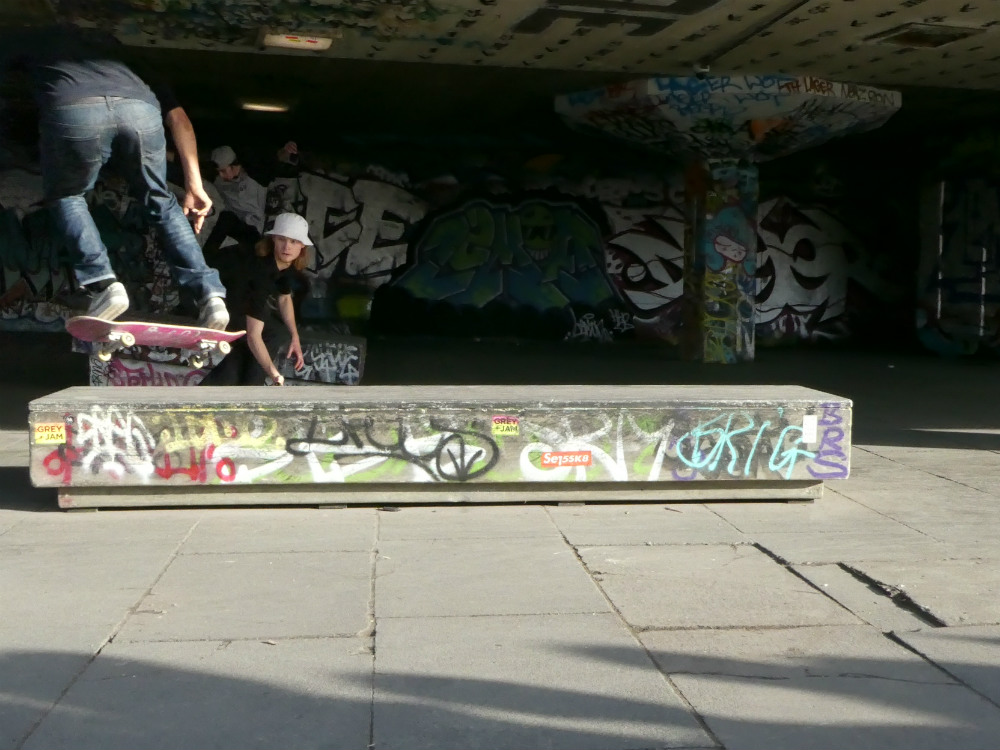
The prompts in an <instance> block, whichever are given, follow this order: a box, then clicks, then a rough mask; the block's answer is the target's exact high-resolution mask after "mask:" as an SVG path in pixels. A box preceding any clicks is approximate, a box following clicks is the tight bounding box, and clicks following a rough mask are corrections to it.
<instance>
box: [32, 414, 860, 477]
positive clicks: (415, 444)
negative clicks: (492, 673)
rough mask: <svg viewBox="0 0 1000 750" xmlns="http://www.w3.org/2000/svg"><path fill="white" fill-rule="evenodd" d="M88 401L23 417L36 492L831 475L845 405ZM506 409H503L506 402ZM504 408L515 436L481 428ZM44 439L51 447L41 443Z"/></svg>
mask: <svg viewBox="0 0 1000 750" xmlns="http://www.w3.org/2000/svg"><path fill="white" fill-rule="evenodd" d="M435 404H436V405H431V404H421V405H416V406H415V407H414V408H408V409H403V410H400V408H399V407H398V406H396V405H392V404H385V405H382V406H370V407H350V406H345V405H341V404H336V405H333V406H329V407H324V406H322V404H315V405H314V406H313V408H312V409H310V410H309V411H306V412H304V411H302V410H301V409H298V408H296V409H292V408H283V407H280V406H275V405H273V404H272V405H270V406H267V407H266V408H264V407H260V406H254V405H252V404H251V405H244V406H242V407H241V408H240V409H236V408H234V407H222V408H204V407H193V406H192V405H190V404H185V405H183V406H178V407H176V408H174V409H163V408H162V407H155V408H154V407H151V406H148V407H142V406H106V405H103V404H92V405H88V406H87V407H86V408H85V409H80V410H78V411H74V412H70V413H61V412H60V413H45V412H41V411H40V412H35V413H33V422H32V424H33V428H32V431H31V434H32V435H33V436H35V439H34V443H33V444H32V446H31V451H30V469H31V476H32V480H33V481H34V482H35V483H36V485H37V486H60V485H64V486H87V485H91V486H131V485H143V486H155V485H165V484H169V485H172V486H173V485H184V484H187V483H192V484H200V485H226V484H245V485H253V484H263V485H268V484H340V483H348V482H350V483H398V484H411V483H419V484H425V483H466V482H481V481H488V482H496V483H503V482H525V481H527V482H566V481H575V482H609V481H610V482H626V481H633V482H690V481H699V480H758V479H767V480H812V479H843V478H846V477H847V476H848V474H849V464H850V435H851V411H850V406H849V404H846V403H837V402H832V403H826V402H816V403H813V404H803V403H802V402H797V404H796V405H795V406H790V405H780V404H779V403H775V404H773V405H769V406H765V407H759V408H732V407H731V406H719V405H717V404H713V403H712V402H711V401H706V403H704V404H703V405H700V406H698V407H696V408H692V407H690V406H686V407H684V408H682V409H672V408H657V409H652V408H650V409H643V408H638V409H637V408H630V407H618V406H615V407H605V406H601V407H596V406H594V407H588V406H587V405H586V404H584V405H582V406H581V405H577V406H576V407H574V408H573V409H572V410H568V411H567V410H563V409H559V408H558V407H556V408H542V407H537V406H534V407H527V408H522V407H515V408H507V407H506V406H505V407H504V408H503V409H498V408H494V406H493V405H490V406H486V407H482V408H480V407H461V406H458V405H442V404H441V401H440V399H439V400H437V401H436V402H435ZM507 406H510V405H509V404H508V405H507ZM500 412H504V413H505V414H506V417H505V418H507V419H514V420H516V421H517V423H518V430H517V432H516V433H511V432H507V433H504V434H494V432H493V429H492V424H493V419H494V417H495V416H496V414H498V413H500ZM52 435H60V436H63V437H62V442H58V444H56V443H54V442H53V441H52V439H51V436H52Z"/></svg>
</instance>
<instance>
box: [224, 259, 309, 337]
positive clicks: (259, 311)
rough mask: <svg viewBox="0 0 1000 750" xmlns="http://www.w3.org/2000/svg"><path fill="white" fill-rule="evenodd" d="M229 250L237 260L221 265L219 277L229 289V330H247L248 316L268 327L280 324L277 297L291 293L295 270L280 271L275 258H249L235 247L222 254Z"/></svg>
mask: <svg viewBox="0 0 1000 750" xmlns="http://www.w3.org/2000/svg"><path fill="white" fill-rule="evenodd" d="M227 251H228V252H231V253H232V254H233V256H234V257H233V258H232V259H231V260H230V262H227V263H225V264H220V266H221V267H220V268H219V274H220V276H221V278H222V283H223V284H225V286H226V309H228V310H229V318H230V323H229V329H230V330H245V329H246V319H247V316H248V315H249V316H250V317H252V318H256V319H257V320H262V321H264V325H265V326H270V325H281V324H282V321H281V316H280V315H279V313H278V297H279V296H280V295H283V294H291V293H292V284H293V280H294V275H295V271H294V270H293V269H291V268H286V269H285V270H284V271H279V270H278V266H277V264H276V263H275V260H274V256H273V255H269V256H267V257H265V258H260V257H257V256H253V257H252V258H247V257H246V256H244V255H239V250H238V249H236V248H235V247H233V248H227V250H224V251H222V252H227ZM237 255H239V257H235V256H237Z"/></svg>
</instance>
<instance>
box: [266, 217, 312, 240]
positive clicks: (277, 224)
mask: <svg viewBox="0 0 1000 750" xmlns="http://www.w3.org/2000/svg"><path fill="white" fill-rule="evenodd" d="M264 234H277V235H280V236H281V237H288V239H290V240H298V241H299V242H301V243H302V244H303V245H309V246H312V240H310V239H309V222H307V221H306V220H305V219H304V218H303V217H301V216H299V215H298V214H291V213H287V214H278V216H277V217H276V218H275V220H274V226H273V227H271V228H270V229H268V230H267V231H266V232H264Z"/></svg>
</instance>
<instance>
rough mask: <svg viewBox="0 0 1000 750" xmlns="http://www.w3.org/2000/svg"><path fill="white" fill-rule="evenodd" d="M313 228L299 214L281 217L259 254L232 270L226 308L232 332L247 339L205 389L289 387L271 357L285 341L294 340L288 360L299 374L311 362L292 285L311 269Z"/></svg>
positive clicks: (211, 375) (228, 273)
mask: <svg viewBox="0 0 1000 750" xmlns="http://www.w3.org/2000/svg"><path fill="white" fill-rule="evenodd" d="M312 244H313V243H312V240H310V239H309V225H308V223H307V222H306V220H305V219H304V218H303V217H301V216H299V215H298V214H293V213H284V214H279V215H278V216H277V217H276V218H275V220H274V227H273V228H272V229H270V230H269V231H267V232H265V233H264V237H263V238H262V239H261V240H260V242H258V243H257V247H256V256H255V257H254V258H253V259H252V260H249V261H248V262H246V263H240V264H233V265H232V266H231V267H230V266H227V271H226V272H225V274H226V275H225V276H224V280H225V282H226V286H227V288H228V289H229V295H228V296H227V297H226V304H227V305H228V306H229V314H230V317H231V320H232V322H231V324H230V328H231V329H233V330H237V329H245V330H246V332H247V335H246V337H245V338H242V339H240V340H239V341H237V342H235V343H234V344H233V349H232V351H231V352H230V353H229V354H228V355H226V358H225V359H224V360H222V362H221V363H220V364H219V365H218V366H217V367H216V368H215V369H214V370H212V372H210V373H209V374H208V376H207V377H206V378H205V380H203V381H202V385H264V384H265V383H267V382H268V380H270V381H271V382H272V383H274V384H275V385H283V384H284V382H285V379H284V377H282V375H281V373H280V372H278V368H277V367H275V365H274V362H273V360H272V357H271V351H272V350H276V348H277V347H278V346H279V345H280V343H281V339H282V338H285V339H286V340H287V341H288V357H289V358H291V359H292V360H293V362H294V366H295V369H296V370H301V369H302V368H303V367H304V365H305V362H304V361H303V358H302V345H301V343H300V342H299V332H298V328H297V327H296V324H295V307H294V304H293V301H292V284H293V276H294V274H295V272H297V271H301V270H302V269H303V268H304V267H305V265H306V252H307V251H306V248H307V247H311V246H312Z"/></svg>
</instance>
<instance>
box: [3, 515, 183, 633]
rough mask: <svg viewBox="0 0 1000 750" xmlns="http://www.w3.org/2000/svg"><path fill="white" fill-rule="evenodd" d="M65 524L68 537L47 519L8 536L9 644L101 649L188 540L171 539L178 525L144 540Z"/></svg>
mask: <svg viewBox="0 0 1000 750" xmlns="http://www.w3.org/2000/svg"><path fill="white" fill-rule="evenodd" d="M64 520H65V521H66V523H65V524H64V529H63V534H62V538H58V537H57V536H55V535H54V534H53V529H52V528H51V527H50V526H49V524H48V521H47V520H46V521H40V522H39V523H33V524H18V525H17V526H15V527H14V528H12V529H11V530H10V531H8V532H7V533H6V534H4V535H3V536H2V537H0V597H2V598H0V611H2V616H0V643H2V644H3V645H4V646H7V647H11V648H13V647H22V648H39V647H45V648H54V649H60V650H74V649H78V650H82V651H85V652H93V651H95V650H96V649H98V648H99V647H100V646H101V645H102V644H103V643H104V642H105V641H106V640H107V639H108V638H109V637H111V636H112V635H113V634H114V633H115V632H116V631H117V629H118V627H119V626H120V625H121V623H122V622H123V621H124V620H125V618H126V616H127V614H128V613H129V612H130V611H131V609H132V608H133V607H135V606H136V604H138V602H139V601H140V600H141V599H142V598H143V596H144V595H145V594H146V592H147V591H148V590H149V587H150V586H152V585H153V583H154V582H155V581H156V580H157V578H158V577H159V576H160V575H161V574H162V573H163V571H164V569H165V568H166V567H167V566H168V565H169V563H170V561H171V560H172V559H173V557H174V554H175V552H176V549H177V547H178V545H179V543H180V539H182V538H183V533H176V534H172V533H169V531H170V527H171V526H174V527H178V524H177V523H168V524H165V525H161V528H160V529H159V533H158V532H157V531H156V530H155V529H152V528H151V529H149V530H147V533H146V534H143V533H141V530H139V529H137V528H136V527H135V526H134V525H132V524H128V523H125V524H113V525H112V526H110V527H108V526H100V525H95V524H90V523H76V522H74V521H73V519H69V518H65V517H64ZM150 521H151V522H153V519H150ZM152 525H153V526H156V524H155V523H152ZM187 525H188V524H185V523H182V524H180V525H179V527H186V526H187ZM115 532H119V533H125V534H126V535H125V536H115ZM128 533H134V534H135V538H134V539H133V538H130V537H129V536H127V534H128ZM112 539H113V540H114V543H112V542H111V540H112Z"/></svg>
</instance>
